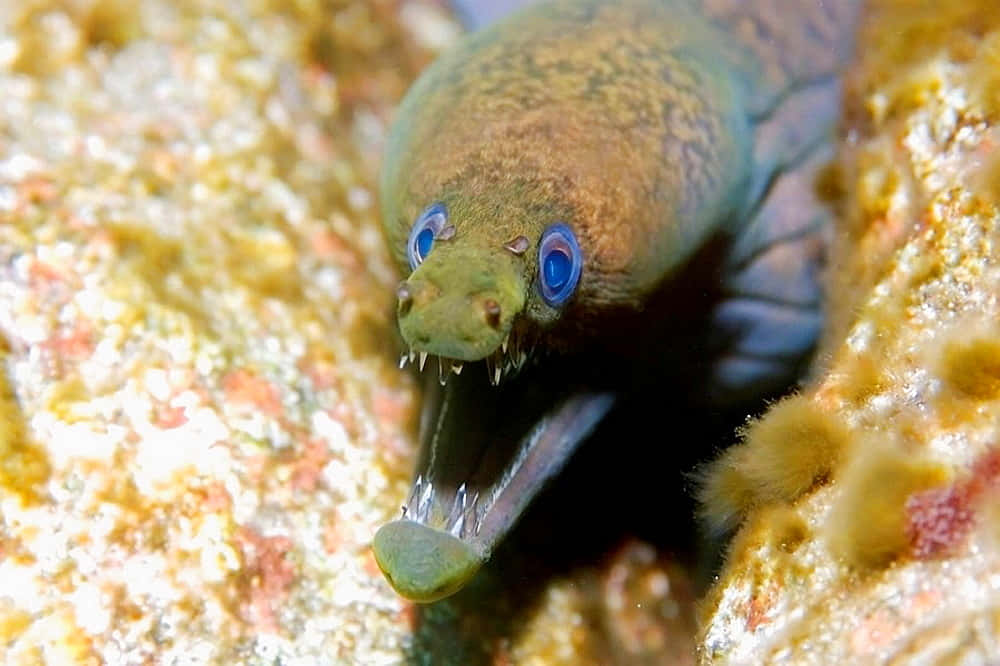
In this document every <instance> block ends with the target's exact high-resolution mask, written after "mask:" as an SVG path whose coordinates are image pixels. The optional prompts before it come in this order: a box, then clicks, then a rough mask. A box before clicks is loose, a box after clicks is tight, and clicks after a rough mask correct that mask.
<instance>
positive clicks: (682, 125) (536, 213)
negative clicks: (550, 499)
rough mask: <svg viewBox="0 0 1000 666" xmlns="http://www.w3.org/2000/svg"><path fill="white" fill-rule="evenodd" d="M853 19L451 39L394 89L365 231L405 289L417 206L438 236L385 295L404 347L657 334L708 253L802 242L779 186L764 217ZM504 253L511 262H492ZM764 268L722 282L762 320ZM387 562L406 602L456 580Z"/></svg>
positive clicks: (686, 10) (844, 9)
mask: <svg viewBox="0 0 1000 666" xmlns="http://www.w3.org/2000/svg"><path fill="white" fill-rule="evenodd" d="M859 5H860V3H859V2H858V1H857V0H826V4H824V2H823V0H619V1H599V0H562V1H557V2H554V3H546V4H543V5H538V6H535V7H532V8H530V9H528V10H527V11H525V12H523V13H520V14H517V15H515V16H512V17H510V18H509V19H507V20H504V21H502V22H500V23H498V24H496V25H494V26H493V27H491V28H488V29H486V30H484V31H482V32H479V33H476V34H474V35H472V36H470V37H468V38H466V39H465V40H464V41H463V42H462V43H461V44H460V45H459V46H457V47H456V48H455V49H453V50H452V51H450V52H449V53H448V54H446V55H445V56H443V57H442V58H441V59H439V60H438V61H437V62H436V63H435V64H434V65H433V66H432V67H431V68H430V69H429V70H428V71H427V72H426V73H425V74H424V75H423V76H422V77H421V78H420V79H419V80H418V82H417V83H416V84H415V85H414V86H413V88H412V89H411V91H410V92H409V94H408V95H407V97H406V98H405V100H404V101H403V103H402V105H401V107H400V109H399V111H398V119H397V121H396V124H395V126H394V128H393V130H392V133H391V136H390V139H389V143H388V149H387V155H386V160H385V166H384V170H383V174H382V182H381V201H382V205H383V222H384V227H385V233H386V235H387V237H388V240H389V243H390V246H391V249H392V251H393V252H394V254H395V257H396V260H397V261H398V263H399V265H400V267H401V268H402V269H403V270H404V271H408V270H409V267H408V263H407V258H406V241H407V237H408V235H409V232H410V229H411V227H412V225H413V223H414V220H416V219H417V217H418V216H419V215H420V213H421V212H422V211H423V210H424V209H425V208H426V207H427V206H429V205H430V204H433V203H442V204H444V205H445V206H446V208H447V210H448V213H449V223H450V224H452V225H454V227H455V229H456V233H455V234H454V237H453V238H451V239H449V240H440V241H438V242H436V243H435V246H434V248H433V251H432V252H431V253H430V254H429V256H428V257H427V258H426V260H425V261H424V262H423V263H422V264H421V265H420V266H418V267H417V268H416V270H414V271H413V272H412V273H411V274H410V275H409V277H408V278H407V280H406V282H405V283H404V284H405V289H404V290H403V291H402V292H401V293H404V294H405V295H406V296H405V298H403V299H401V301H400V308H399V321H400V330H401V332H402V335H403V338H404V340H405V342H406V343H407V344H408V345H409V347H410V348H411V349H412V350H414V351H420V352H428V353H431V354H438V355H441V356H445V357H450V358H454V359H461V360H467V361H472V360H477V359H482V358H485V357H488V356H490V355H491V354H494V353H496V350H497V348H498V347H499V346H500V345H501V342H502V341H503V340H504V339H505V338H506V337H507V336H508V335H510V334H511V333H513V337H514V339H515V340H516V341H522V340H524V341H528V342H530V343H531V344H534V345H541V346H548V347H552V348H558V349H562V350H566V349H573V348H574V346H577V345H578V344H580V343H581V341H582V340H583V339H584V338H585V337H587V336H588V335H595V334H596V335H600V332H601V331H605V330H608V329H609V328H613V327H614V326H615V321H616V320H615V317H616V316H617V315H620V314H621V313H622V312H623V311H630V310H631V311H635V312H643V316H646V315H647V314H648V315H649V316H653V317H660V318H664V317H667V318H669V314H670V313H662V312H648V311H645V310H643V308H644V305H645V304H646V302H647V299H649V297H650V295H651V294H653V293H654V292H656V291H657V290H659V289H663V288H665V287H664V286H665V285H668V286H669V285H670V284H671V283H670V278H671V277H672V276H673V275H675V274H676V273H677V272H679V270H680V268H681V267H682V266H684V264H685V263H686V262H688V261H689V260H690V259H691V258H692V256H693V255H694V254H695V253H696V252H697V251H698V250H699V248H701V247H702V246H703V245H704V244H705V243H706V241H707V240H708V239H710V238H712V239H716V238H718V237H722V238H726V237H728V238H731V239H733V244H732V246H733V247H735V248H739V249H738V250H734V254H738V255H739V256H738V257H737V261H734V262H733V263H732V264H731V265H737V264H738V265H739V266H738V267H739V269H740V270H742V269H743V267H745V266H746V265H747V263H748V262H756V259H753V257H755V256H757V254H758V253H759V251H760V249H761V247H766V246H767V245H768V244H771V243H774V242H778V241H780V242H785V240H784V239H787V238H794V237H797V236H798V235H801V233H803V232H802V231H801V229H800V228H799V227H798V226H797V225H798V223H799V221H800V220H799V218H800V217H804V218H808V217H809V216H815V210H814V209H813V208H812V207H814V206H815V201H813V200H812V198H811V196H808V197H796V196H795V195H794V194H793V195H791V196H790V195H788V194H787V192H788V190H789V188H783V194H782V195H781V197H777V198H775V200H774V201H772V202H771V205H762V200H763V199H764V198H765V197H767V196H768V193H769V192H771V191H772V189H775V190H777V189H780V188H770V184H771V183H772V181H773V179H774V178H775V177H777V176H778V175H779V174H780V173H781V172H782V171H783V170H785V169H787V168H790V167H791V166H793V165H794V164H795V163H797V162H798V161H800V160H802V158H803V156H807V155H812V157H811V158H810V169H814V168H815V165H816V164H818V163H819V162H820V161H821V160H820V159H819V158H821V157H822V155H816V154H813V150H812V148H811V147H812V146H815V145H817V144H820V143H822V142H823V141H824V140H825V138H827V137H828V136H829V133H830V129H831V125H832V123H833V120H834V118H835V115H836V107H837V99H838V97H837V86H836V82H835V78H836V75H837V73H838V68H839V67H840V66H841V65H842V64H843V62H844V61H845V60H846V56H847V53H848V52H849V49H850V44H851V35H852V33H853V28H852V26H853V24H854V21H855V17H856V14H857V11H858V8H859ZM827 82H829V83H830V85H827ZM788 100H793V101H792V102H788ZM810 173H812V172H810ZM806 175H809V174H806ZM782 197H785V198H782ZM800 209H801V211H802V212H801V215H799V214H798V212H797V211H799V210H800ZM789 211H792V213H791V214H786V213H788V212H789ZM555 222H564V223H566V224H568V225H569V226H570V227H571V228H572V229H573V231H574V233H575V234H576V237H577V239H578V241H579V244H580V246H581V250H582V254H583V257H584V267H583V272H582V276H581V279H580V285H579V288H578V289H577V292H576V293H575V295H574V296H573V298H572V299H571V300H570V301H569V302H568V303H567V304H565V305H564V306H563V307H561V308H558V309H557V308H553V307H550V306H549V305H547V304H546V303H545V302H544V301H543V300H542V298H541V296H540V295H539V293H538V289H537V286H536V284H535V283H536V280H537V277H536V275H537V270H538V266H537V251H538V242H539V238H540V235H541V233H542V231H543V229H544V228H545V227H547V226H548V225H550V224H553V223H555ZM519 236H524V237H525V238H526V239H527V240H528V243H529V247H528V249H527V251H526V252H524V253H522V254H517V253H514V252H511V251H510V250H509V249H506V248H505V244H507V243H508V242H509V241H511V240H513V239H514V238H516V237H519ZM817 243H819V241H817ZM803 247H805V246H803ZM810 247H811V248H813V250H815V248H816V247H818V245H817V244H816V243H813V244H812V245H811V246H810ZM788 248H789V250H793V249H794V245H788ZM810 251H812V250H810ZM741 253H742V254H741ZM769 261H776V260H772V259H767V260H765V261H764V262H763V263H760V264H759V267H760V268H762V269H763V270H760V271H757V272H755V273H753V274H752V275H749V277H747V278H746V279H743V278H741V277H740V276H739V274H737V272H736V271H735V269H734V273H733V274H734V275H735V276H736V277H735V278H734V284H735V285H736V287H739V288H742V287H746V286H748V287H749V289H748V291H749V292H755V291H756V292H762V298H763V299H764V300H765V301H766V300H768V298H769V297H770V296H769V294H770V292H772V291H774V292H780V291H781V288H782V286H783V284H782V283H785V284H789V283H794V282H796V280H797V278H798V274H796V273H795V272H794V271H792V272H786V273H783V271H782V268H783V267H782V266H781V265H777V264H770V263H768V262H769ZM808 261H809V262H812V261H813V258H812V256H810V258H809V259H808ZM778 263H780V262H778ZM788 265H789V266H790V265H791V263H789V264H788ZM788 275H791V276H792V278H793V279H787V278H788ZM761 276H763V277H761ZM741 280H742V281H741ZM806 291H807V298H806V301H808V302H807V303H806V304H805V305H806V307H812V305H813V304H812V300H811V296H810V295H809V293H808V292H809V290H808V289H807V290H806ZM737 292H739V289H737ZM753 298H757V295H756V294H755V295H754V296H753ZM777 300H778V301H781V300H782V299H781V298H777ZM490 305H493V306H496V305H498V306H499V310H500V315H499V317H497V316H494V317H492V318H491V317H490V316H487V313H488V311H489V310H490V307H489V306H490ZM795 307H801V305H796V306H795ZM493 310H494V313H495V310H496V307H493ZM736 324H737V325H738V326H742V324H741V323H740V321H739V320H738V319H737V320H736ZM681 325H683V323H682V324H681ZM779 328H780V327H779ZM595 332H596V333H595ZM810 335H811V334H810ZM751 342H752V343H753V344H760V338H751ZM766 342H767V341H766V340H765V343H766ZM751 351H753V350H752V349H751ZM776 363H777V367H779V368H780V367H783V366H784V365H785V361H783V360H781V361H778V362H776ZM741 372H742V370H740V369H739V366H737V367H736V370H734V371H732V372H731V373H730V376H735V377H736V378H737V379H738V378H739V377H740V373H741ZM389 527H392V525H390V526H387V527H386V528H383V529H384V530H386V529H388V528H389ZM439 534H440V536H441V538H442V539H445V540H447V539H448V538H451V537H449V536H447V535H445V533H444V532H441V533H439ZM425 536H426V535H425ZM417 541H419V542H420V544H421V546H425V545H426V544H427V543H428V541H427V540H426V539H424V538H423V537H421V538H420V539H419V540H417ZM430 541H433V539H431V540H430ZM400 543H403V542H400ZM400 543H394V547H395V550H394V553H395V554H394V555H393V556H392V557H386V556H385V555H384V554H383V557H382V560H385V561H386V563H384V564H383V569H386V567H388V570H387V575H388V576H389V577H390V580H392V581H393V582H394V584H395V585H396V586H397V589H398V590H399V591H400V592H401V593H403V594H405V595H407V596H410V597H411V598H416V599H426V598H430V597H437V596H438V592H439V590H440V589H441V588H442V586H444V587H447V588H448V589H456V588H457V586H460V585H461V584H462V583H464V582H465V580H466V579H467V578H468V577H469V576H470V575H471V572H473V571H474V570H475V567H473V566H470V562H469V561H468V558H466V557H465V556H464V555H463V556H462V557H457V558H455V559H454V561H452V560H450V559H449V558H447V557H444V558H438V559H437V566H436V567H431V569H432V571H431V570H428V569H426V568H425V567H424V564H426V562H427V558H426V557H423V556H422V555H421V556H419V557H415V558H414V557H413V556H412V553H410V555H408V554H407V552H408V551H407V548H406V547H405V543H403V546H402V547H399V546H400ZM414 543H417V542H416V541H415V542H414ZM383 549H384V548H383ZM424 550H426V549H423V550H421V551H420V552H424ZM463 553H464V551H463ZM382 560H380V563H381V561H382ZM389 560H391V562H390V561H389ZM401 581H402V582H403V585H402V586H400V582H401ZM442 581H447V583H443V582H442ZM404 588H405V589H404Z"/></svg>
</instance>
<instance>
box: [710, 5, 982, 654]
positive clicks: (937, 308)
mask: <svg viewBox="0 0 1000 666" xmlns="http://www.w3.org/2000/svg"><path fill="white" fill-rule="evenodd" d="M998 72H1000V9H998V7H997V5H996V3H993V2H970V3H930V2H910V1H906V0H882V1H880V2H872V3H870V6H869V7H868V9H867V18H866V24H865V27H864V29H863V31H862V35H861V38H860V45H859V56H858V62H857V63H856V65H855V69H854V71H853V73H852V75H851V78H850V79H849V81H848V99H847V116H846V120H845V126H844V131H845V140H844V146H843V149H842V156H841V160H840V165H839V169H838V173H833V174H830V177H829V179H828V182H827V183H826V184H827V185H830V186H834V189H838V190H840V192H839V194H838V199H839V201H840V204H839V205H840V213H841V218H842V224H841V226H840V227H839V230H838V236H837V239H836V244H835V248H834V251H833V255H832V261H831V266H830V284H831V305H830V318H831V320H830V323H829V327H828V329H827V331H826V335H825V339H824V342H823V345H822V349H821V350H820V356H819V359H818V362H817V365H818V367H817V368H816V369H815V370H814V375H813V377H812V379H811V380H810V382H809V383H808V384H807V385H806V386H805V387H804V388H803V390H802V391H801V392H800V393H799V394H798V395H796V396H794V397H791V398H787V399H785V400H784V401H781V402H779V403H778V404H776V405H774V406H773V408H772V409H771V410H770V411H769V412H768V413H767V414H765V415H764V416H763V417H762V418H761V419H759V420H757V421H755V422H752V423H750V424H748V426H747V427H746V428H745V430H744V433H743V435H744V441H743V443H742V444H740V445H739V446H737V447H735V448H733V449H731V450H730V451H728V452H727V453H726V454H724V455H723V456H722V458H720V460H718V461H717V462H716V463H715V465H714V467H713V468H712V470H711V473H710V474H709V475H708V480H707V483H706V485H705V487H704V490H703V496H702V498H703V500H704V502H705V511H706V515H707V516H708V518H709V519H710V520H712V521H714V523H715V524H716V525H717V526H719V527H723V528H724V527H729V526H732V525H733V524H735V523H736V522H737V521H740V520H742V526H741V527H740V529H739V531H738V533H737V536H736V538H735V540H734V541H733V543H732V545H731V546H730V550H729V553H728V558H727V562H726V565H725V567H724V569H723V571H722V573H721V576H720V579H719V581H718V582H717V584H716V585H715V587H714V588H713V591H712V592H711V593H710V595H709V597H708V599H707V600H706V601H705V603H704V605H703V607H702V615H703V616H702V618H701V620H702V629H701V635H700V637H699V641H700V645H699V648H700V658H701V660H702V662H703V663H706V664H707V663H713V664H715V663H718V664H760V663H795V664H834V663H844V664H855V663H966V664H973V663H976V664H978V663H995V661H993V660H995V658H996V656H997V655H998V654H1000V512H998V510H997V506H1000V502H998V500H1000V209H998V205H1000V152H998V146H1000V130H998V129H997V128H996V123H997V121H998V120H1000V74H998Z"/></svg>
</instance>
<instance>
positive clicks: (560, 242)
mask: <svg viewBox="0 0 1000 666" xmlns="http://www.w3.org/2000/svg"><path fill="white" fill-rule="evenodd" d="M582 269H583V255H582V254H581V253H580V246H579V245H578V244H577V242H576V236H574V235H573V230H572V229H570V228H569V227H568V226H566V225H565V224H562V223H558V224H553V225H552V226H550V227H548V228H547V229H546V230H545V231H544V232H543V233H542V240H541V242H540V243H539V244H538V272H539V281H538V283H539V287H540V291H541V293H542V298H543V299H545V302H546V303H548V304H549V305H551V306H552V307H558V306H560V305H562V304H563V303H565V302H566V301H567V300H569V297H570V296H572V295H573V292H574V291H576V285H577V283H578V282H579V281H580V271H581V270H582Z"/></svg>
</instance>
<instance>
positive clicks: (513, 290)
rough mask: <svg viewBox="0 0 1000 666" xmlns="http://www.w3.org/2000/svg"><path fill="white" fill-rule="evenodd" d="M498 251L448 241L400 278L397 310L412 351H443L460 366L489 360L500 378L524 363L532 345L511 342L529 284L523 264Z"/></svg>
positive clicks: (450, 366)
mask: <svg viewBox="0 0 1000 666" xmlns="http://www.w3.org/2000/svg"><path fill="white" fill-rule="evenodd" d="M508 254H509V253H508ZM498 255H499V253H496V254H490V253H484V252H477V251H475V250H474V249H471V248H465V249H453V248H447V249H446V248H443V247H442V248H440V249H437V250H435V252H434V253H433V254H432V255H431V256H429V257H428V258H427V260H426V261H424V263H422V264H421V265H420V266H418V267H417V268H416V269H415V270H414V271H413V273H411V274H410V276H409V277H408V278H407V279H406V280H404V281H403V282H401V283H400V284H399V286H398V287H397V288H396V299H397V306H396V311H397V316H398V319H399V330H400V333H401V334H402V336H403V340H404V342H405V343H406V345H407V346H408V347H409V351H410V355H414V356H415V355H419V356H420V357H421V358H426V356H427V355H434V356H438V357H439V358H441V359H442V360H443V361H445V363H444V364H443V365H444V367H445V369H454V370H455V372H458V371H460V370H461V363H464V362H469V361H480V360H489V361H491V363H490V368H489V370H490V374H491V375H493V374H496V375H497V381H499V376H500V375H504V374H506V373H507V372H508V371H509V370H511V369H514V368H513V367H511V366H516V367H517V368H520V366H521V365H522V364H523V362H524V361H525V360H526V356H527V354H526V350H521V349H511V344H510V343H511V332H512V330H513V329H514V323H515V321H516V320H517V318H518V316H519V315H520V314H521V313H522V311H523V310H524V307H525V301H526V292H527V285H526V281H525V279H524V276H523V270H522V269H521V267H520V266H518V265H517V264H516V263H515V262H514V261H513V260H512V259H511V258H508V257H504V256H502V255H499V256H498ZM456 366H457V367H456ZM494 371H496V372H494ZM491 379H492V377H491ZM497 381H493V383H497Z"/></svg>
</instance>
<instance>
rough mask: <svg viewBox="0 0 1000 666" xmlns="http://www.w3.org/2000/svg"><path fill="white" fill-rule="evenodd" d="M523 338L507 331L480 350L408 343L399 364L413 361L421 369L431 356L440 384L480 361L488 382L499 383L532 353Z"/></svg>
mask: <svg viewBox="0 0 1000 666" xmlns="http://www.w3.org/2000/svg"><path fill="white" fill-rule="evenodd" d="M525 340H526V339H525V337H524V336H520V335H517V334H512V333H510V332H508V333H507V334H506V335H505V336H504V337H503V339H502V340H501V341H500V343H499V344H497V345H495V346H494V347H493V348H492V349H491V350H490V351H487V352H480V353H471V352H467V350H463V349H461V348H459V349H455V348H453V347H442V346H437V347H435V346H430V345H418V346H410V349H409V350H408V351H405V352H403V353H402V354H401V355H400V357H399V367H400V368H404V367H406V364H407V363H413V364H416V365H417V367H418V369H419V370H420V371H421V372H422V371H423V370H424V367H425V365H426V364H427V361H428V359H430V360H431V367H432V368H433V365H434V362H435V361H436V363H437V366H438V367H437V369H438V381H439V382H440V383H441V385H442V386H443V385H444V384H445V383H447V381H448V378H449V377H450V376H451V375H460V374H462V371H463V370H464V369H465V365H466V363H468V362H474V361H484V364H483V365H484V366H485V368H486V375H487V378H488V379H489V382H490V384H492V385H493V386H499V385H500V383H501V382H502V381H504V380H506V379H508V378H511V377H513V376H515V375H517V374H518V373H519V372H520V371H521V369H522V368H523V367H524V366H525V365H526V364H527V363H528V362H529V361H530V360H531V359H532V358H533V357H534V346H533V345H532V344H530V343H528V342H526V341H525ZM456 351H457V352H458V353H455V352H456ZM449 352H451V353H449ZM464 352H467V353H464Z"/></svg>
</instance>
